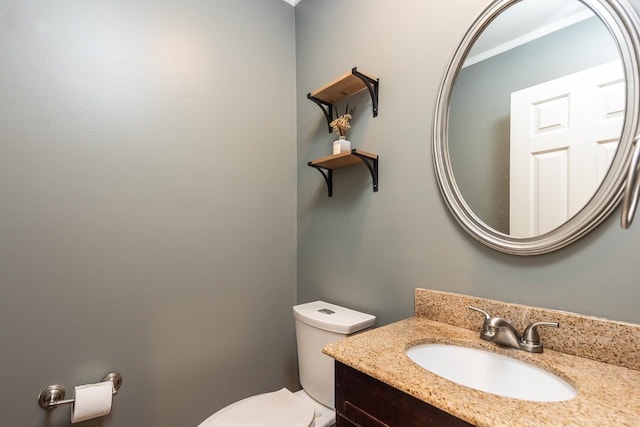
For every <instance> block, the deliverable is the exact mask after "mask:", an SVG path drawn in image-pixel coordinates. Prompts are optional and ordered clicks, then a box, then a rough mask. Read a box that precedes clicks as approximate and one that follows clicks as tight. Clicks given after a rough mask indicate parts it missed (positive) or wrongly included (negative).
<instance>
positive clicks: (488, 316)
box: [467, 305, 491, 320]
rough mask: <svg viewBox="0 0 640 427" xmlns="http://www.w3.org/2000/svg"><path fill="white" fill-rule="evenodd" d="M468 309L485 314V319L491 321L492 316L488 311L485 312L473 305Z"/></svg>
mask: <svg viewBox="0 0 640 427" xmlns="http://www.w3.org/2000/svg"><path fill="white" fill-rule="evenodd" d="M467 308H468V309H469V310H473V311H477V312H478V313H482V314H484V318H485V320H489V319H491V315H490V314H489V313H487V312H486V311H484V310H483V309H481V308H478V307H474V306H472V305H469V306H467Z"/></svg>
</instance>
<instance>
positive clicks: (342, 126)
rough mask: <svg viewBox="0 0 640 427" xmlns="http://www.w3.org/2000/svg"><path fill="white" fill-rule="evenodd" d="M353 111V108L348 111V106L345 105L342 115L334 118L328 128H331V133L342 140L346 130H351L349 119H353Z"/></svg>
mask: <svg viewBox="0 0 640 427" xmlns="http://www.w3.org/2000/svg"><path fill="white" fill-rule="evenodd" d="M354 111H355V108H352V109H351V110H349V104H347V106H346V108H345V109H344V114H343V115H341V116H340V117H336V119H335V120H333V121H332V122H331V123H329V126H331V127H332V128H333V131H334V132H335V133H336V134H337V135H338V136H339V137H340V138H344V137H345V136H346V134H347V129H351V119H352V118H353V116H352V114H353V112H354Z"/></svg>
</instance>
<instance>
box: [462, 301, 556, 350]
mask: <svg viewBox="0 0 640 427" xmlns="http://www.w3.org/2000/svg"><path fill="white" fill-rule="evenodd" d="M467 308H469V310H474V311H477V312H478V313H482V314H483V315H484V323H483V324H482V330H481V331H480V338H482V339H483V340H485V341H491V342H494V343H496V344H498V345H502V346H505V347H511V348H517V349H520V350H524V351H528V352H531V353H542V343H541V342H540V334H538V327H539V326H551V327H554V328H559V327H560V324H559V323H557V322H535V323H532V324H530V325H529V326H527V327H526V328H525V329H524V332H523V333H522V335H520V334H519V333H518V331H517V330H516V328H514V327H513V325H512V324H511V322H509V321H508V320H506V319H503V318H502V317H495V316H491V315H490V314H489V313H487V312H486V311H484V310H482V309H480V308H477V307H473V306H468V307H467Z"/></svg>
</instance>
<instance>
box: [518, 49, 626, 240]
mask: <svg viewBox="0 0 640 427" xmlns="http://www.w3.org/2000/svg"><path fill="white" fill-rule="evenodd" d="M624 108H625V84H624V77H623V70H622V65H621V63H620V61H614V62H611V63H607V64H604V65H601V66H597V67H593V68H590V69H588V70H585V71H581V72H578V73H574V74H570V75H568V76H565V77H561V78H559V79H555V80H551V81H548V82H545V83H542V84H539V85H536V86H532V87H529V88H526V89H523V90H520V91H517V92H513V93H512V94H511V126H510V127H511V146H510V150H511V152H510V171H509V174H510V194H509V197H510V202H509V209H510V215H509V234H510V235H512V236H514V237H531V236H536V235H539V234H543V233H546V232H549V231H551V230H553V229H555V228H556V227H558V226H559V225H561V224H563V223H564V222H565V221H566V220H567V219H569V218H571V217H572V216H574V215H575V214H576V213H577V212H578V211H579V210H580V209H582V208H583V207H584V206H585V205H586V203H587V202H588V201H589V199H590V198H591V197H592V196H593V194H594V193H595V191H596V190H597V188H598V186H599V185H600V183H601V182H602V178H603V177H604V175H605V174H606V172H607V171H608V169H609V166H610V164H611V160H612V159H613V156H614V155H615V152H616V149H617V146H618V141H619V138H620V134H621V132H622V125H623V115H624Z"/></svg>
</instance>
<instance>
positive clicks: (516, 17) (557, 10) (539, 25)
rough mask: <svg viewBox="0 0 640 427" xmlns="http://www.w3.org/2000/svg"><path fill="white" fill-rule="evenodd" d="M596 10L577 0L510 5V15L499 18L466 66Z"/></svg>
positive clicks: (480, 39) (470, 53) (544, 34)
mask: <svg viewBox="0 0 640 427" xmlns="http://www.w3.org/2000/svg"><path fill="white" fill-rule="evenodd" d="M593 16H594V13H593V12H592V11H591V10H590V9H588V8H587V7H586V6H584V5H583V4H582V3H580V2H577V1H558V0H536V1H532V2H522V3H519V4H518V7H517V8H512V9H509V19H499V18H498V19H496V20H495V21H494V22H492V23H491V25H490V26H489V27H488V28H487V29H486V30H485V31H484V32H483V33H482V37H480V38H479V39H478V40H476V42H475V43H474V45H473V48H472V49H471V51H470V52H469V56H468V58H467V60H466V61H465V63H464V67H468V66H470V65H473V64H476V63H478V62H480V61H484V60H485V59H488V58H491V57H492V56H495V55H499V54H501V53H503V52H506V51H508V50H509V49H513V48H516V47H518V46H521V45H523V44H525V43H528V42H530V41H532V40H535V39H537V38H540V37H544V36H546V35H547V34H551V33H553V32H554V31H558V30H561V29H563V28H566V27H568V26H570V25H573V24H577V23H578V22H580V21H583V20H585V19H588V18H591V17H593Z"/></svg>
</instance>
